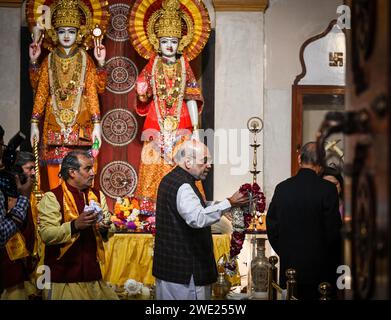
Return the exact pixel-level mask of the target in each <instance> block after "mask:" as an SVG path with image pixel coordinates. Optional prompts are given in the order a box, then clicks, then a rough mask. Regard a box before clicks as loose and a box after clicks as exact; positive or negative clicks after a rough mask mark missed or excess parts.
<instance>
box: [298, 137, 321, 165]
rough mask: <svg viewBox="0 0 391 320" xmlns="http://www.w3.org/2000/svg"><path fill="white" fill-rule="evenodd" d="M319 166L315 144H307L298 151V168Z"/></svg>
mask: <svg viewBox="0 0 391 320" xmlns="http://www.w3.org/2000/svg"><path fill="white" fill-rule="evenodd" d="M303 165H310V166H319V165H320V161H319V159H318V154H317V151H316V142H313V141H311V142H307V143H306V144H305V145H304V146H303V147H302V148H301V150H300V166H303Z"/></svg>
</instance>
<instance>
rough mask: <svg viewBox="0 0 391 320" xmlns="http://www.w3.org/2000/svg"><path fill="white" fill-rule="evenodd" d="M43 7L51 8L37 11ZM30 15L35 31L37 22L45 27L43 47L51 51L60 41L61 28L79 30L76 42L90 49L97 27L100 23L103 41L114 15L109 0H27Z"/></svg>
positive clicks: (28, 19)
mask: <svg viewBox="0 0 391 320" xmlns="http://www.w3.org/2000/svg"><path fill="white" fill-rule="evenodd" d="M41 6H44V7H49V9H47V10H46V11H44V12H42V11H40V10H37V8H40V7H41ZM42 17H44V18H42ZM26 18H27V22H28V25H29V29H30V31H31V32H33V31H34V27H35V26H37V25H38V26H40V28H41V29H42V31H43V30H44V31H43V32H44V41H43V46H44V47H45V48H48V49H49V50H50V51H53V50H54V49H55V48H56V46H57V44H58V37H57V33H56V29H58V28H60V27H74V28H76V29H78V33H77V38H76V43H77V44H80V45H82V46H83V47H84V48H85V49H86V50H88V49H89V48H92V47H93V45H94V38H93V30H94V28H95V27H96V26H99V28H100V29H101V35H100V37H99V39H100V40H102V37H103V35H104V34H105V32H106V26H107V24H108V22H109V18H110V15H109V12H108V2H107V1H106V0H54V1H53V0H27V5H26Z"/></svg>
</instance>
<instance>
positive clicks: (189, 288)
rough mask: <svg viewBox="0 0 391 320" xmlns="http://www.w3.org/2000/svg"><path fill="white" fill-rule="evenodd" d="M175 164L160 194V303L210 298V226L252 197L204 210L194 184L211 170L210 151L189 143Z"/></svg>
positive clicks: (237, 195)
mask: <svg viewBox="0 0 391 320" xmlns="http://www.w3.org/2000/svg"><path fill="white" fill-rule="evenodd" d="M176 162H177V163H178V166H177V167H175V169H173V170H172V171H171V172H170V173H169V174H167V175H166V176H165V177H164V178H163V179H162V181H161V183H160V185H159V189H158V195H157V208H156V240H155V250H154V257H153V270H152V274H153V275H154V276H155V277H156V298H157V299H159V300H160V299H163V300H182V299H183V300H204V299H209V298H210V297H211V284H212V283H214V282H215V281H216V279H217V270H216V262H215V259H214V256H213V242H212V234H211V230H210V225H212V224H213V223H215V222H217V221H219V220H220V217H221V215H222V214H223V213H224V212H226V211H227V210H228V209H229V208H231V207H233V206H242V205H244V204H246V203H248V197H247V196H243V195H242V194H241V193H239V192H236V193H235V194H233V195H232V196H231V197H230V198H228V199H225V200H224V201H221V202H220V203H218V204H214V205H210V206H207V205H206V203H205V201H204V200H203V198H202V196H201V193H200V192H199V190H198V189H197V187H196V185H195V181H196V180H204V179H205V178H206V176H207V174H208V172H209V170H210V168H211V164H210V163H211V161H210V154H209V151H208V148H207V147H206V146H205V145H204V144H203V143H201V142H198V141H196V140H191V141H187V142H185V143H184V144H183V145H182V146H181V148H180V150H179V151H178V153H177V155H176Z"/></svg>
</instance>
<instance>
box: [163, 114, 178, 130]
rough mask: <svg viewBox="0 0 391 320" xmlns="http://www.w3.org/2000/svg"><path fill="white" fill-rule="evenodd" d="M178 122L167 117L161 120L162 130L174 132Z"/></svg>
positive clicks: (174, 118) (173, 118)
mask: <svg viewBox="0 0 391 320" xmlns="http://www.w3.org/2000/svg"><path fill="white" fill-rule="evenodd" d="M178 122H179V121H178V119H177V118H176V117H172V116H169V117H167V118H165V119H164V120H163V129H164V130H165V131H175V130H176V129H177V128H178Z"/></svg>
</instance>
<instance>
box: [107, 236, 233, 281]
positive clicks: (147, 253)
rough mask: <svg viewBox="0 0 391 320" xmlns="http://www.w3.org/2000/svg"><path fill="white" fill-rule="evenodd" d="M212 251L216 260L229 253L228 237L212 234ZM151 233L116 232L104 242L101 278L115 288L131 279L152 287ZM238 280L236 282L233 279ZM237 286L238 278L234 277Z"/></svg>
mask: <svg viewBox="0 0 391 320" xmlns="http://www.w3.org/2000/svg"><path fill="white" fill-rule="evenodd" d="M212 238H213V251H214V256H215V259H216V261H217V259H218V258H220V256H221V255H222V254H224V253H227V254H229V248H230V241H231V236H230V235H228V234H214V235H213V236H212ZM154 239H155V238H154V237H153V236H152V235H151V234H141V233H116V234H114V235H113V236H112V237H110V239H109V240H108V241H107V242H105V243H104V246H105V255H106V262H105V264H104V265H102V266H101V269H102V276H103V279H104V280H105V281H107V282H109V283H111V284H115V285H116V286H123V285H124V283H125V281H126V280H128V279H133V280H136V281H138V282H142V283H143V284H144V285H152V284H154V283H155V278H154V277H153V276H152V260H153V244H154ZM236 278H237V279H236ZM235 282H238V283H239V284H240V277H239V276H238V277H235Z"/></svg>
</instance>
